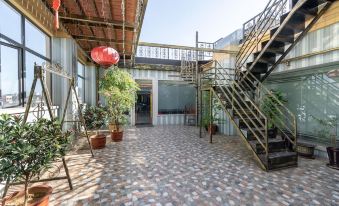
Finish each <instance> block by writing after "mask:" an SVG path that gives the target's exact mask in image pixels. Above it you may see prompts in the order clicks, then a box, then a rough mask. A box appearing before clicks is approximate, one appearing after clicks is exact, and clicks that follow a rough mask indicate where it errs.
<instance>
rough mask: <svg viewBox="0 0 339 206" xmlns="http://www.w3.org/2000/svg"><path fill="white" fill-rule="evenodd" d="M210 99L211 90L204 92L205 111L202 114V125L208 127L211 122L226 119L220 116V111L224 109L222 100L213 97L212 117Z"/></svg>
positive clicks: (215, 122)
mask: <svg viewBox="0 0 339 206" xmlns="http://www.w3.org/2000/svg"><path fill="white" fill-rule="evenodd" d="M209 101H210V93H209V92H206V93H203V103H204V109H203V111H204V112H203V115H202V125H203V126H204V127H206V128H207V127H208V125H209V124H210V122H212V123H213V124H218V123H221V122H223V121H224V120H223V119H222V118H220V117H219V111H221V110H222V106H221V104H220V102H219V101H218V100H217V99H216V98H212V117H211V113H210V108H209Z"/></svg>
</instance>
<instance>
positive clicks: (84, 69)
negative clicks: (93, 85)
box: [77, 59, 86, 104]
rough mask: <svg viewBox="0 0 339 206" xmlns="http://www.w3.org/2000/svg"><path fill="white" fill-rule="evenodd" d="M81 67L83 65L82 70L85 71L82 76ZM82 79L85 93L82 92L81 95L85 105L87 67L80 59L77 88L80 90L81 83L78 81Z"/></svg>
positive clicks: (78, 62)
mask: <svg viewBox="0 0 339 206" xmlns="http://www.w3.org/2000/svg"><path fill="white" fill-rule="evenodd" d="M79 65H81V67H82V69H83V75H80V74H79V69H80V68H79V67H78V66H79ZM79 78H80V79H81V80H82V85H81V86H82V89H83V91H82V94H81V97H82V98H81V100H82V101H81V103H82V104H83V103H86V87H85V86H86V83H85V82H86V65H85V64H84V63H82V61H80V60H79V59H78V61H77V86H78V88H79V81H78V79H79ZM78 95H80V94H78Z"/></svg>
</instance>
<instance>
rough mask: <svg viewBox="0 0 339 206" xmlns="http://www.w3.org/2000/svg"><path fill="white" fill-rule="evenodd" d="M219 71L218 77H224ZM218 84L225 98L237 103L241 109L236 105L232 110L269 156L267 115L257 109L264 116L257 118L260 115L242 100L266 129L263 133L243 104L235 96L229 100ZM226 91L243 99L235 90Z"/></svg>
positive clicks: (221, 86)
mask: <svg viewBox="0 0 339 206" xmlns="http://www.w3.org/2000/svg"><path fill="white" fill-rule="evenodd" d="M217 71H218V73H219V74H218V75H221V76H223V74H222V73H221V72H220V71H219V70H217ZM223 77H224V76H223ZM217 79H218V77H217V78H216V80H217ZM224 79H225V78H224ZM216 84H218V87H219V88H220V89H221V91H222V93H223V94H224V96H225V97H226V98H227V99H228V101H229V102H232V101H235V102H236V103H237V105H238V106H239V107H240V108H236V107H234V106H235V105H234V103H233V104H232V110H233V111H236V112H237V114H238V115H239V117H240V118H241V119H242V120H243V121H244V123H245V124H246V125H247V127H248V129H249V130H250V131H251V132H252V134H253V135H254V137H255V138H256V140H257V141H258V142H259V144H260V145H261V146H262V147H263V148H264V150H265V152H266V154H267V155H268V141H267V118H266V117H265V115H264V114H262V113H261V112H260V110H259V108H256V109H258V112H259V113H260V114H261V115H262V116H261V117H257V116H258V115H256V114H255V113H254V112H253V111H252V110H251V108H250V107H249V105H248V104H247V103H246V102H245V101H244V100H243V99H241V98H240V99H241V100H242V103H244V104H245V106H246V107H247V109H249V110H250V111H251V113H252V114H253V115H254V117H255V118H256V121H258V122H259V124H260V126H263V128H264V129H265V131H264V132H262V131H261V130H260V127H259V126H258V124H256V122H255V121H253V120H252V119H251V118H250V116H249V114H248V113H247V112H245V109H246V108H244V107H243V106H242V105H241V103H240V102H239V101H238V100H237V99H235V96H234V95H233V97H232V98H229V97H228V95H227V93H226V92H225V89H224V88H223V85H220V83H219V82H218V81H217V82H216ZM234 85H235V84H233V85H232V88H234ZM237 86H239V85H237ZM226 89H227V91H228V93H232V92H235V93H236V95H237V96H238V97H241V96H240V93H239V92H238V90H235V89H233V90H234V91H233V90H232V91H231V90H229V89H228V88H227V87H226ZM250 103H251V104H252V105H253V106H254V107H256V105H255V104H254V103H253V102H252V101H250ZM238 110H242V111H243V112H244V114H241V113H240V112H239V111H238ZM246 118H247V119H248V120H250V122H251V124H252V125H254V127H255V129H256V131H258V133H259V134H260V136H261V137H262V138H260V136H259V135H258V133H257V132H256V131H255V130H254V129H253V128H252V127H251V126H250V125H249V123H248V122H247V120H246ZM261 119H264V122H262V121H261ZM262 139H263V140H264V141H265V142H263V141H262Z"/></svg>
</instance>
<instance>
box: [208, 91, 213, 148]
mask: <svg viewBox="0 0 339 206" xmlns="http://www.w3.org/2000/svg"><path fill="white" fill-rule="evenodd" d="M212 127H213V103H212V89H210V124H209V133H210V143H212V141H213V140H212V138H213V135H212Z"/></svg>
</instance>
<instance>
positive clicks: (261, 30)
mask: <svg viewBox="0 0 339 206" xmlns="http://www.w3.org/2000/svg"><path fill="white" fill-rule="evenodd" d="M271 4H272V5H271ZM286 4H287V0H270V1H269V2H268V4H267V5H266V7H265V9H264V10H263V12H261V14H260V17H259V19H258V21H257V22H259V23H258V24H255V25H254V26H253V27H252V30H251V32H250V33H249V35H247V36H246V39H245V40H244V41H243V44H242V46H241V48H240V50H239V52H238V54H237V56H236V70H237V72H238V71H239V70H241V68H242V67H243V65H244V64H245V63H246V61H247V60H248V58H249V56H250V55H251V54H252V53H253V50H254V49H255V48H257V46H258V44H259V42H261V40H262V38H263V37H264V34H265V33H266V32H267V31H268V30H269V29H270V28H272V25H273V24H274V23H275V21H274V20H275V19H276V18H277V16H278V15H279V14H283V13H284V9H285V6H286ZM272 17H273V18H272ZM272 19H273V21H272ZM275 25H277V24H275ZM254 44H255V45H256V46H254Z"/></svg>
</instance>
